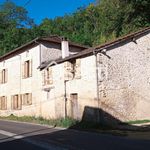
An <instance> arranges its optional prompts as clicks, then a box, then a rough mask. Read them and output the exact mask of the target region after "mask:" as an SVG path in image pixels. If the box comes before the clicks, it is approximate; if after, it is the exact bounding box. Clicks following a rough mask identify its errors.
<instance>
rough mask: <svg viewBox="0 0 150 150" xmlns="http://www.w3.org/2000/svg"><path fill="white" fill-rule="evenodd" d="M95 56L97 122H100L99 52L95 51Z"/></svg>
mask: <svg viewBox="0 0 150 150" xmlns="http://www.w3.org/2000/svg"><path fill="white" fill-rule="evenodd" d="M93 54H94V55H95V65H96V91H97V108H98V109H97V122H98V123H99V122H100V112H101V111H100V95H99V83H98V79H99V78H98V63H97V61H98V59H97V52H96V51H95V49H94V50H93Z"/></svg>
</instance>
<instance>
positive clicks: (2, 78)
mask: <svg viewBox="0 0 150 150" xmlns="http://www.w3.org/2000/svg"><path fill="white" fill-rule="evenodd" d="M7 78H8V70H7V69H3V70H1V72H0V82H1V83H2V84H4V83H7Z"/></svg>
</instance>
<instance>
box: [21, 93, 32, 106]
mask: <svg viewBox="0 0 150 150" xmlns="http://www.w3.org/2000/svg"><path fill="white" fill-rule="evenodd" d="M22 105H32V93H25V94H22Z"/></svg>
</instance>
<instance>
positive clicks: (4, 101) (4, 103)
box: [0, 96, 7, 110]
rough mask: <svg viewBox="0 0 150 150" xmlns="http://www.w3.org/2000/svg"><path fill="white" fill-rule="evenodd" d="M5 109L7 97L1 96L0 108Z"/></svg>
mask: <svg viewBox="0 0 150 150" xmlns="http://www.w3.org/2000/svg"><path fill="white" fill-rule="evenodd" d="M6 109H7V97H6V96H1V97H0V110H6Z"/></svg>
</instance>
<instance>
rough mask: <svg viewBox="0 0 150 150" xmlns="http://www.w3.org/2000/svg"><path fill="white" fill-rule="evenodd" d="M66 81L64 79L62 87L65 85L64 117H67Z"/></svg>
mask: <svg viewBox="0 0 150 150" xmlns="http://www.w3.org/2000/svg"><path fill="white" fill-rule="evenodd" d="M66 85H67V81H66V80H65V81H64V87H65V90H64V92H65V93H64V100H65V118H67V87H66Z"/></svg>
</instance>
